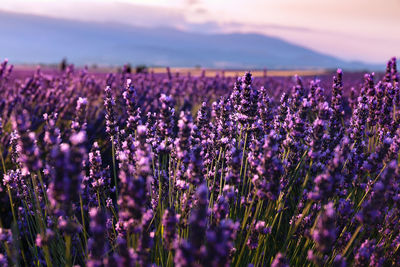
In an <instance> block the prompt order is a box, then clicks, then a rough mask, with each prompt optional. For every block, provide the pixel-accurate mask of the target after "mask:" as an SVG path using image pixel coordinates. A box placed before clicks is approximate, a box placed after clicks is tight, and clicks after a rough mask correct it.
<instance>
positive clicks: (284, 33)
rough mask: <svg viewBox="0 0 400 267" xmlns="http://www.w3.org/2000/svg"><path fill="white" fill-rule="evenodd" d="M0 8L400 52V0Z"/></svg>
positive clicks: (24, 2) (359, 53)
mask: <svg viewBox="0 0 400 267" xmlns="http://www.w3.org/2000/svg"><path fill="white" fill-rule="evenodd" d="M0 9H1V10H4V11H11V12H19V13H28V14H35V15H45V16H51V17H57V18H67V19H77V20H86V21H97V22H109V21H110V22H111V21H112V22H117V23H120V24H126V25H137V26H148V27H160V26H163V27H165V26H166V27H174V28H178V29H181V30H184V31H196V32H203V33H220V32H255V33H262V34H267V35H271V36H277V37H280V38H282V39H284V40H287V41H290V42H292V43H295V44H300V45H303V46H305V47H308V48H311V49H314V50H316V51H318V52H323V53H326V54H330V55H334V56H337V57H339V58H342V59H347V60H362V61H365V62H370V63H382V62H384V61H386V60H387V59H388V58H390V57H392V56H400V0H385V1H382V0H368V1H365V0H351V1H349V0H324V1H321V0H301V1H300V0H279V1H278V0H247V1H243V0H241V1H239V0H229V1H221V0H115V1H113V0H109V1H106V0H86V1H83V0H81V1H78V0H57V1H55V0H54V1H51V0H10V1H2V5H1V7H0Z"/></svg>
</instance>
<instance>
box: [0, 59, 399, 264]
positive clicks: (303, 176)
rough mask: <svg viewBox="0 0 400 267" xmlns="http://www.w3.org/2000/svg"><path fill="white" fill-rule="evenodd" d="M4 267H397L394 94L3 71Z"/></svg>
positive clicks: (351, 85) (385, 78)
mask: <svg viewBox="0 0 400 267" xmlns="http://www.w3.org/2000/svg"><path fill="white" fill-rule="evenodd" d="M0 92H1V95H2V98H1V99H0V118H1V128H0V129H1V130H0V135H1V139H0V140H1V142H0V149H1V153H0V155H1V171H2V175H1V176H0V184H1V186H0V212H1V213H0V266H88V267H101V266H112V267H125V266H126V267H129V266H163V267H164V266H181V267H183V266H188V267H189V266H205V267H206V266H274V267H283V266H339V267H344V266H400V249H399V248H400V223H399V220H400V167H399V149H400V127H399V125H400V87H399V74H398V73H397V69H396V59H395V58H393V59H391V60H390V61H389V62H388V63H387V68H386V70H384V69H383V70H382V73H377V74H374V73H367V74H364V73H346V72H344V73H343V72H342V70H340V69H338V70H337V71H336V72H335V73H331V74H321V75H318V77H314V76H306V77H297V76H295V77H269V76H268V74H266V75H264V76H261V77H252V74H251V72H246V73H243V76H242V77H238V78H236V77H228V76H223V75H220V74H216V76H213V77H209V76H207V75H205V74H204V73H203V74H200V75H198V76H197V75H190V74H185V75H182V74H179V73H174V72H167V73H163V74H160V73H153V72H149V73H137V74H133V73H130V72H128V69H127V68H124V69H123V70H122V71H120V72H114V73H111V74H103V73H92V72H89V71H88V69H86V68H74V66H73V65H69V66H67V68H66V69H65V70H63V71H59V70H47V71H44V70H40V69H39V68H38V69H37V70H33V71H28V70H25V71H22V70H13V67H12V65H10V64H8V62H7V61H4V62H3V63H2V64H1V67H0Z"/></svg>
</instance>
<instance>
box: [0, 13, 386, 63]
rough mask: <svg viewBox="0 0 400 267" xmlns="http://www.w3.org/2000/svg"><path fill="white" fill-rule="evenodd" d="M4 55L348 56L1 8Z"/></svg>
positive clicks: (54, 58) (244, 37)
mask: <svg viewBox="0 0 400 267" xmlns="http://www.w3.org/2000/svg"><path fill="white" fill-rule="evenodd" d="M0 25H2V27H0V36H1V37H0V38H1V41H0V58H8V59H9V60H10V62H11V63H15V64H38V63H44V64H54V63H58V62H59V61H60V60H61V59H62V58H64V57H65V58H67V59H68V61H69V62H73V63H75V64H78V65H84V64H98V65H121V64H125V63H130V64H132V65H139V64H144V65H148V66H171V67H195V66H201V67H206V68H226V69H232V68H269V69H321V68H324V69H325V68H339V67H340V68H343V69H349V70H364V69H370V70H371V69H372V70H374V69H381V68H382V66H377V65H371V64H367V63H361V62H349V61H344V60H341V59H338V58H336V57H334V56H330V55H326V54H322V53H318V52H315V51H313V50H311V49H308V48H305V47H302V46H299V45H295V44H292V43H289V42H286V41H283V40H281V39H279V38H275V37H272V36H266V35H261V34H253V33H229V34H223V33H218V34H216V33H214V34H206V33H198V32H187V31H180V30H177V29H173V28H160V27H158V28H150V27H135V26H127V25H122V24H117V23H113V22H109V23H98V22H87V21H77V20H66V19H58V18H53V17H45V16H36V15H27V14H19V13H11V12H4V11H0Z"/></svg>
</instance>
